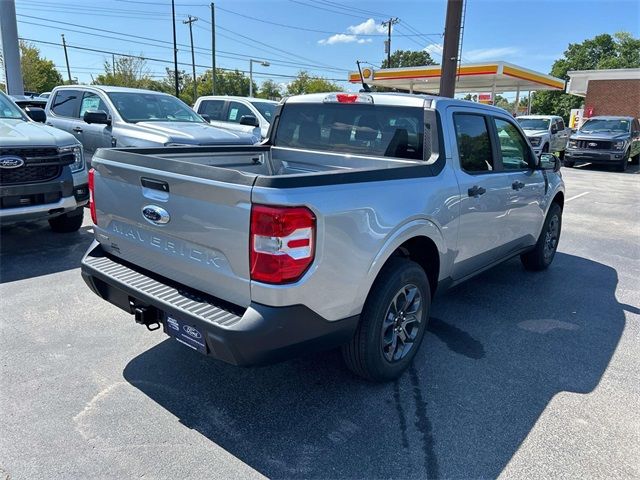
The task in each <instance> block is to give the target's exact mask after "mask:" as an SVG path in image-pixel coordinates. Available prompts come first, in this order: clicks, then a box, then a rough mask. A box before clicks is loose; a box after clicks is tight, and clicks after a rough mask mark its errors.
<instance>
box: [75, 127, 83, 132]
mask: <svg viewBox="0 0 640 480" xmlns="http://www.w3.org/2000/svg"><path fill="white" fill-rule="evenodd" d="M73 131H74V132H76V133H82V128H80V127H76V128H74V129H73Z"/></svg>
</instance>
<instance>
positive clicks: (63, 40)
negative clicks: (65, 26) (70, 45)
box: [61, 33, 71, 85]
mask: <svg viewBox="0 0 640 480" xmlns="http://www.w3.org/2000/svg"><path fill="white" fill-rule="evenodd" d="M61 35H62V48H64V61H65V62H67V76H68V77H69V85H71V69H70V68H69V55H67V42H66V41H65V39H64V33H63V34H61Z"/></svg>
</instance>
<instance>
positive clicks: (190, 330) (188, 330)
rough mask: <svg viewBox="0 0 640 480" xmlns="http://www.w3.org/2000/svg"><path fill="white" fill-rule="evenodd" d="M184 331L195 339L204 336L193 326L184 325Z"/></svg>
mask: <svg viewBox="0 0 640 480" xmlns="http://www.w3.org/2000/svg"><path fill="white" fill-rule="evenodd" d="M182 329H183V330H184V331H185V332H186V334H187V335H189V336H190V337H193V338H202V335H201V334H200V332H199V331H198V330H196V329H195V328H194V327H192V326H191V325H183V326H182Z"/></svg>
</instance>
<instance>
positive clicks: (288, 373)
mask: <svg viewBox="0 0 640 480" xmlns="http://www.w3.org/2000/svg"><path fill="white" fill-rule="evenodd" d="M617 283H618V277H617V274H616V271H615V270H614V269H613V268H610V267H608V266H605V265H603V264H600V263H596V262H593V261H590V260H587V259H584V258H580V257H576V256H572V255H567V254H561V253H558V255H557V256H556V259H555V262H554V264H553V266H552V267H551V268H550V269H549V270H548V271H547V272H543V273H530V272H525V271H524V270H523V269H522V267H521V266H520V262H519V261H518V260H512V261H510V262H507V263H505V264H503V265H501V266H499V267H497V268H495V269H493V270H491V271H488V272H486V273H484V274H482V275H481V276H479V277H477V278H476V279H474V280H471V281H469V282H467V283H465V284H463V285H461V286H459V287H458V288H456V289H454V290H452V291H450V292H448V293H446V294H444V295H442V296H440V297H438V298H436V299H435V302H434V305H433V311H432V322H431V324H430V329H429V334H428V335H427V336H426V337H425V342H424V343H423V346H422V348H421V350H420V352H419V354H418V355H417V357H416V360H415V362H414V365H413V366H412V367H411V368H410V370H409V371H408V372H406V373H405V374H404V375H403V376H402V377H401V378H400V379H399V380H398V381H396V382H392V383H389V384H371V383H368V382H365V381H362V380H359V379H358V378H355V377H354V376H352V375H351V374H350V373H348V372H347V371H346V370H345V369H344V368H343V366H342V364H341V358H340V355H339V353H338V352H337V351H331V352H325V353H320V354H316V355H312V356H309V357H305V358H298V359H295V360H291V361H288V362H284V363H281V364H277V365H272V366H267V367H260V368H246V369H242V368H236V367H232V366H228V365H224V364H222V363H219V362H216V361H213V360H211V359H208V358H206V357H204V356H201V355H199V354H197V353H195V352H192V351H190V350H188V349H187V348H185V347H184V346H182V345H180V344H178V343H177V342H175V341H173V340H169V339H167V340H166V341H163V342H161V343H160V344H158V345H157V346H155V347H154V348H152V349H150V350H148V351H146V352H145V353H143V354H141V355H139V356H138V357H136V358H135V359H133V360H132V361H131V362H130V363H129V364H128V365H127V366H126V368H125V371H124V377H125V379H126V380H127V381H128V382H129V383H130V384H131V385H132V386H133V387H135V388H137V389H138V390H139V391H141V392H143V393H144V394H145V395H147V396H148V397H149V398H151V399H152V400H154V401H155V402H157V403H158V404H159V405H160V406H161V407H163V408H164V409H166V410H168V411H169V412H171V413H172V414H173V415H175V416H176V417H177V418H179V420H180V422H181V423H183V424H184V425H186V426H187V427H189V428H192V429H195V430H197V431H198V432H200V433H201V434H202V435H204V436H205V437H207V438H208V439H210V440H211V441H212V442H215V443H216V444H218V445H219V446H221V447H222V448H224V449H225V450H227V451H228V452H229V453H231V454H232V455H234V456H235V457H237V458H239V459H240V460H242V461H243V462H245V463H246V464H248V465H249V466H251V467H253V468H254V469H256V470H257V471H259V472H260V473H262V474H264V475H266V476H268V477H272V478H425V477H427V478H477V477H496V476H498V475H499V474H500V472H501V471H502V470H503V469H504V467H505V466H506V464H507V463H508V462H509V461H510V460H511V458H512V457H513V456H514V454H515V453H516V452H517V450H518V449H519V447H520V445H521V444H522V442H523V441H524V439H525V438H526V437H527V435H528V434H529V433H530V431H531V430H532V428H533V427H534V425H535V424H536V422H537V421H538V419H539V417H540V415H541V413H542V412H543V410H544V409H545V408H546V407H547V405H548V404H549V402H550V401H551V400H552V398H553V397H554V396H555V395H556V394H558V393H560V392H575V393H588V392H590V391H592V390H593V389H594V388H595V387H596V386H597V385H598V382H599V381H600V378H601V377H602V375H603V373H604V371H605V370H606V368H607V365H608V363H609V361H610V359H611V356H612V355H613V352H614V350H615V348H616V345H617V343H618V341H619V339H620V336H621V333H622V330H623V327H624V322H625V317H624V310H625V309H633V307H628V306H626V305H622V304H619V303H618V302H617V300H616V298H615V292H616V286H617ZM568 285H570V286H571V288H568ZM569 292H570V293H569ZM565 421H566V422H570V419H566V420H565ZM559 430H560V431H564V429H563V428H559ZM553 431H557V430H555V429H554V430H553ZM548 441H549V445H550V446H553V444H554V439H553V438H549V439H548ZM160 454H161V455H163V456H164V455H165V453H160ZM201 461H202V462H207V461H208V460H207V458H202V459H201ZM211 461H212V462H213V461H214V460H213V459H211ZM185 468H187V467H185ZM186 476H188V471H185V477H186ZM230 476H231V475H230Z"/></svg>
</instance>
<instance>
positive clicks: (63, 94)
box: [51, 90, 82, 117]
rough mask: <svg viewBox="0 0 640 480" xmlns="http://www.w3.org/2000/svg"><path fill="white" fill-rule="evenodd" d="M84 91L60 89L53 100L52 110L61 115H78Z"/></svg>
mask: <svg viewBox="0 0 640 480" xmlns="http://www.w3.org/2000/svg"><path fill="white" fill-rule="evenodd" d="M80 97H82V92H80V91H78V90H59V91H58V92H56V96H55V97H54V99H53V101H52V102H51V111H52V112H53V113H55V114H56V115H59V116H61V117H77V116H78V107H79V106H80Z"/></svg>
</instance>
